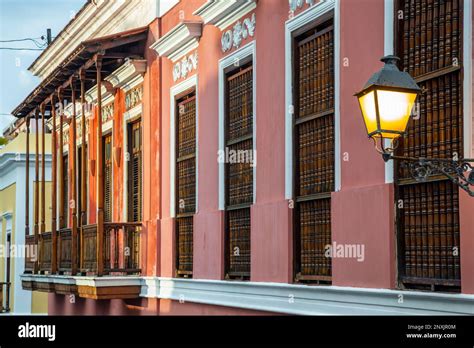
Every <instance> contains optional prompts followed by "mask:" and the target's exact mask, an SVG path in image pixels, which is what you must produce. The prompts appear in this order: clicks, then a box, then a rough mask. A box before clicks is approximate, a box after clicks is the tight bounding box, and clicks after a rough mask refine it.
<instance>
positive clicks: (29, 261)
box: [25, 235, 38, 273]
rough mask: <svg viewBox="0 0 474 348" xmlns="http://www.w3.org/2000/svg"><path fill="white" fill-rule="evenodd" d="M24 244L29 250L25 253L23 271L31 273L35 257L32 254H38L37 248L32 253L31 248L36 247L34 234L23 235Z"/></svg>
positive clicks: (33, 268) (33, 269)
mask: <svg viewBox="0 0 474 348" xmlns="http://www.w3.org/2000/svg"><path fill="white" fill-rule="evenodd" d="M25 244H26V246H27V248H28V250H30V251H31V252H29V253H27V254H26V257H25V273H33V272H34V271H35V263H36V258H35V257H34V256H33V255H36V257H37V256H38V250H35V252H34V253H33V250H32V248H36V243H35V236H34V235H29V236H26V237H25Z"/></svg>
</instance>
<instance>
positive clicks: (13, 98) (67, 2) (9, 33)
mask: <svg viewBox="0 0 474 348" xmlns="http://www.w3.org/2000/svg"><path fill="white" fill-rule="evenodd" d="M85 2H86V0H0V41H6V40H17V39H25V38H34V39H37V40H36V41H37V42H38V43H39V44H42V43H44V42H45V41H43V40H41V38H40V37H41V36H42V35H44V36H45V37H46V29H47V28H51V31H52V36H53V38H54V37H55V36H56V35H57V34H58V33H59V32H60V31H61V29H62V28H64V26H65V25H66V24H67V23H68V22H69V21H70V20H71V19H72V18H73V17H74V15H75V14H76V13H77V12H78V11H79V10H80V8H81V7H82V6H83V5H84V3H85ZM1 48H37V46H36V45H35V44H34V43H33V42H31V41H23V42H0V136H1V133H3V130H4V129H5V128H6V127H7V126H8V125H9V124H10V123H11V121H12V120H14V117H12V116H11V115H10V113H11V112H12V111H13V109H14V108H15V107H16V106H18V104H20V103H21V102H22V101H23V99H24V98H25V97H26V96H28V94H30V92H31V91H32V90H33V89H34V88H35V87H36V86H37V85H38V84H39V82H40V79H39V78H38V77H36V76H33V74H32V73H31V72H30V71H28V67H29V66H30V65H31V63H32V62H33V61H34V60H35V59H36V58H37V57H38V56H39V55H40V53H41V51H23V50H5V49H1Z"/></svg>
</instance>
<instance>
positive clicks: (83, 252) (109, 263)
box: [25, 222, 142, 275]
mask: <svg viewBox="0 0 474 348" xmlns="http://www.w3.org/2000/svg"><path fill="white" fill-rule="evenodd" d="M141 230H142V228H141V223H139V222H137V223H135V222H118V223H117V222H108V223H105V224H104V238H103V241H104V246H103V248H102V250H103V260H104V261H103V262H104V265H103V266H104V267H103V269H104V274H105V275H127V274H139V273H140V271H141V269H140V233H141ZM72 238H73V236H72V229H71V228H62V229H60V230H59V231H58V232H57V248H56V250H57V262H58V273H59V274H71V273H72V268H73V267H72V266H73V260H72V246H73V243H72ZM26 244H27V245H31V246H34V245H35V239H34V236H27V237H26ZM76 245H77V255H79V257H78V261H77V262H78V264H77V268H78V270H79V273H81V274H83V275H97V274H98V271H97V265H98V263H97V257H98V256H99V255H98V252H97V251H98V250H100V248H98V245H97V225H96V224H93V225H86V226H82V228H80V229H79V233H78V242H77V243H76ZM38 246H39V268H38V269H39V272H40V273H48V274H51V267H52V252H53V244H52V233H51V232H47V233H42V234H40V235H39V240H38ZM34 266H35V260H34V258H32V257H30V258H27V259H26V261H25V271H26V272H27V273H33V272H34V269H35V268H34Z"/></svg>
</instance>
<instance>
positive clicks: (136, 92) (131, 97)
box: [125, 84, 143, 111]
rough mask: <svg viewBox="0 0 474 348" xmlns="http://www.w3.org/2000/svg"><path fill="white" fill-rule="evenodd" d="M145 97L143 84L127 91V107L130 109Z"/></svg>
mask: <svg viewBox="0 0 474 348" xmlns="http://www.w3.org/2000/svg"><path fill="white" fill-rule="evenodd" d="M142 98H143V84H141V85H138V86H136V87H134V88H132V89H131V90H129V91H128V92H127V94H126V95H125V109H126V110H127V111H128V110H130V109H132V108H134V107H135V106H137V105H138V104H139V103H141V101H142Z"/></svg>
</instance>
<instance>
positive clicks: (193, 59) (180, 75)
mask: <svg viewBox="0 0 474 348" xmlns="http://www.w3.org/2000/svg"><path fill="white" fill-rule="evenodd" d="M197 67H198V53H197V52H194V54H191V55H190V56H187V57H184V58H183V59H182V60H181V61H180V62H177V63H176V64H175V65H174V67H173V80H174V82H176V81H178V80H179V79H184V78H186V77H187V76H188V74H189V73H190V72H192V71H193V70H196V69H197Z"/></svg>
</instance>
